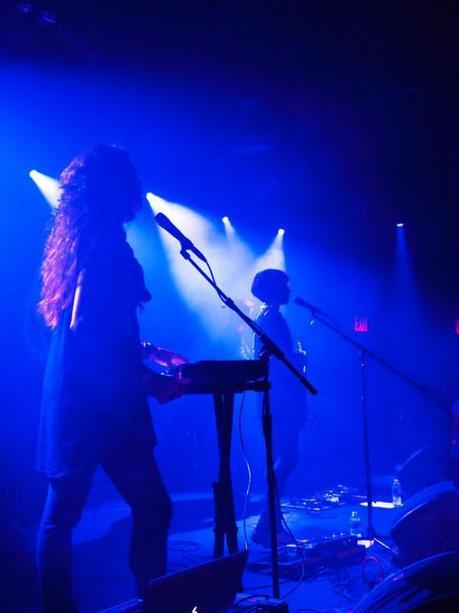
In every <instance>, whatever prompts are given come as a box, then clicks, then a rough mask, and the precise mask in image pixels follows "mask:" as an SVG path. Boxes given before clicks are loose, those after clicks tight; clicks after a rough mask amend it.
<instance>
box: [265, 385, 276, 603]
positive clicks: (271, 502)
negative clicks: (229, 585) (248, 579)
mask: <svg viewBox="0 0 459 613" xmlns="http://www.w3.org/2000/svg"><path fill="white" fill-rule="evenodd" d="M263 434H264V438H265V447H266V472H267V474H268V506H269V526H270V536H271V574H272V587H273V597H274V598H280V588H279V552H278V550H277V529H276V477H275V474H274V461H273V438H272V416H271V411H270V406H269V391H265V393H264V396H263Z"/></svg>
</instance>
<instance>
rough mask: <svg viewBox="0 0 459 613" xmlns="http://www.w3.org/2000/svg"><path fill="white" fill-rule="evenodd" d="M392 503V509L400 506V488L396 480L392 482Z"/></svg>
mask: <svg viewBox="0 0 459 613" xmlns="http://www.w3.org/2000/svg"><path fill="white" fill-rule="evenodd" d="M392 503H393V505H394V507H401V506H402V486H401V485H400V481H399V479H397V478H395V479H394V480H393V482H392Z"/></svg>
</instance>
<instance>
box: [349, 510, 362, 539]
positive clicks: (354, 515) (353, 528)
mask: <svg viewBox="0 0 459 613" xmlns="http://www.w3.org/2000/svg"><path fill="white" fill-rule="evenodd" d="M349 534H350V535H351V536H362V533H361V532H360V515H359V514H358V512H357V511H352V512H351V516H350V518H349Z"/></svg>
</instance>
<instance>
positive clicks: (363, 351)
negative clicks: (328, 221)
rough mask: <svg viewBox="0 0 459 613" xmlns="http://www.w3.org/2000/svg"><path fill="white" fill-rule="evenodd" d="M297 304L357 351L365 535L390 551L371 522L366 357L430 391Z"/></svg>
mask: <svg viewBox="0 0 459 613" xmlns="http://www.w3.org/2000/svg"><path fill="white" fill-rule="evenodd" d="M299 306H302V307H303V308H306V309H308V310H309V311H310V313H311V315H312V316H313V317H314V319H317V321H320V322H321V323H322V324H323V325H324V326H326V327H327V328H329V329H330V330H332V332H334V333H335V334H337V335H338V336H340V337H341V338H342V339H344V340H345V341H346V342H348V343H350V344H351V345H352V346H353V347H355V348H356V349H357V350H358V352H359V359H360V373H361V397H360V400H361V407H362V432H363V453H364V466H365V482H366V498H367V523H368V525H367V537H368V538H369V540H373V541H375V542H377V543H378V544H379V545H382V546H383V547H384V548H386V549H389V550H390V551H392V549H391V548H390V547H388V545H386V544H385V543H383V542H382V541H381V540H379V539H378V538H377V536H376V531H375V529H374V524H373V487H372V481H371V459H370V429H369V421H368V385H367V381H368V358H371V359H372V360H375V362H378V363H379V364H381V365H382V366H384V368H386V369H387V370H389V371H390V372H392V373H393V374H395V375H397V376H398V377H400V378H401V379H403V380H404V381H406V382H407V383H409V384H410V385H411V386H412V387H414V388H416V389H417V390H418V391H419V392H422V393H423V394H425V395H427V396H429V397H430V398H431V399H432V391H431V390H430V389H429V388H428V387H426V386H424V385H422V384H421V383H419V382H418V381H416V380H415V379H413V378H412V377H410V376H409V375H407V374H405V373H403V372H402V371H400V370H398V368H396V367H395V366H393V365H392V364H391V363H390V362H388V361H387V360H385V359H384V358H382V357H381V356H380V355H378V354H377V353H376V352H374V351H371V350H370V349H368V348H367V347H366V346H365V345H363V344H362V343H359V342H358V341H356V340H355V339H353V338H352V337H351V336H349V335H348V334H346V333H345V332H343V331H342V330H341V329H340V328H338V326H336V325H335V324H332V323H330V321H328V320H327V319H325V317H326V313H325V312H324V311H322V310H321V309H319V308H317V307H315V306H314V305H312V304H310V303H306V302H305V301H303V303H301V304H299ZM446 412H447V411H446Z"/></svg>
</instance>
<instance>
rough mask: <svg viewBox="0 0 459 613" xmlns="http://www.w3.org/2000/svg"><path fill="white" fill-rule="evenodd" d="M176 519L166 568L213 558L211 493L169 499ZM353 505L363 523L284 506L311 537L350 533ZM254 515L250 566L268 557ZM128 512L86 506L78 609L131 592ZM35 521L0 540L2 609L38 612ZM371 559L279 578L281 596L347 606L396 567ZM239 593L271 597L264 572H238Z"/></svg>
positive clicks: (292, 603) (249, 524)
mask: <svg viewBox="0 0 459 613" xmlns="http://www.w3.org/2000/svg"><path fill="white" fill-rule="evenodd" d="M172 498H173V502H174V509H175V513H174V519H173V523H172V529H171V535H170V541H169V570H170V571H171V572H174V571H179V570H181V569H184V568H187V567H189V566H193V565H196V564H199V563H202V562H206V561H209V560H211V559H212V550H213V531H212V526H213V501H212V498H211V496H210V494H208V493H192V494H191V493H190V494H187V495H176V496H172ZM257 508H258V510H259V508H260V499H259V497H258V499H257V498H256V497H255V498H253V499H252V500H251V504H250V509H251V511H252V512H253V511H254V509H257ZM354 509H358V512H359V515H360V517H361V520H362V525H365V523H366V509H365V508H364V507H358V506H352V505H349V504H347V505H343V506H336V507H334V508H330V509H327V510H322V511H316V512H312V511H306V510H291V509H286V512H285V518H286V520H287V522H288V525H289V526H290V528H291V530H292V532H293V533H294V535H295V537H296V538H298V539H313V538H320V537H329V536H331V535H332V534H333V533H335V534H336V533H340V532H343V533H347V532H348V531H349V516H350V513H351V511H352V510H354ZM393 514H394V510H393V509H375V511H374V523H375V528H376V531H377V533H378V535H379V536H380V537H381V538H382V539H383V540H385V541H386V542H388V543H389V544H390V541H389V540H388V539H387V535H388V533H389V529H390V526H391V523H392V520H393ZM257 517H258V515H256V514H252V515H250V516H249V517H248V518H247V520H246V532H247V540H248V545H249V547H250V555H249V566H250V565H251V563H253V562H256V561H258V560H260V559H262V558H266V555H267V550H266V549H264V548H263V547H262V546H260V545H254V544H252V543H251V541H250V535H251V533H252V531H253V528H254V526H255V523H256V520H257ZM129 524H130V519H129V511H128V508H127V506H125V505H124V504H123V503H122V502H121V501H119V500H110V501H105V502H99V503H98V504H91V503H90V504H89V505H88V507H87V508H86V510H85V512H84V515H83V518H82V521H81V522H80V524H79V526H78V527H77V529H76V531H75V535H74V577H75V593H76V597H77V599H78V602H79V605H80V613H94V612H96V611H99V610H102V609H104V608H108V607H110V606H114V605H116V604H119V603H122V602H124V601H127V600H129V599H131V598H132V597H133V582H132V579H131V577H130V574H129V571H128V563H127V551H128V541H129ZM238 527H239V533H238V535H239V545H240V547H241V548H242V547H243V546H244V528H243V524H242V521H238ZM36 529H37V526H36V524H33V525H25V526H24V525H23V526H18V527H17V528H16V530H15V531H14V532H13V533H12V534H10V536H9V538H8V539H6V538H5V543H6V545H7V546H6V548H5V547H3V549H4V554H3V555H2V559H1V570H2V573H1V574H2V586H1V589H2V594H1V600H2V607H1V609H2V611H8V612H10V611H11V612H16V611H17V612H19V611H21V612H27V613H29V612H30V613H36V612H37V613H38V612H39V606H38V604H37V603H38V589H37V581H36V577H35V571H34V547H35V537H36ZM367 555H368V556H375V557H376V560H375V559H372V560H370V562H369V563H367V564H366V566H365V573H363V572H362V564H361V562H360V561H359V562H354V563H348V564H344V565H342V566H341V567H340V568H337V569H332V570H320V571H319V572H318V573H317V574H315V575H307V576H306V577H305V578H304V579H303V580H301V581H297V580H293V579H289V578H286V577H282V578H281V586H280V587H281V597H282V598H284V599H285V600H286V602H287V603H288V606H289V611H290V612H291V613H292V612H295V611H322V612H325V611H328V612H330V611H349V610H350V609H351V608H352V607H353V605H355V604H356V603H357V602H358V601H359V600H360V599H361V598H362V597H363V596H364V595H365V594H366V593H368V591H369V589H370V584H371V582H372V581H374V580H375V581H377V580H378V579H380V577H381V573H384V575H387V574H390V572H392V571H393V570H394V567H393V565H392V562H391V560H392V554H391V553H390V552H389V551H386V550H384V549H383V548H382V547H381V546H380V545H377V544H376V545H373V546H372V547H371V548H370V549H368V550H367ZM243 590H244V592H245V593H250V594H267V595H271V593H272V592H271V578H270V575H269V570H268V569H266V570H265V571H257V572H255V571H252V570H250V569H249V568H248V569H247V570H246V571H245V573H244V576H243Z"/></svg>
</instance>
